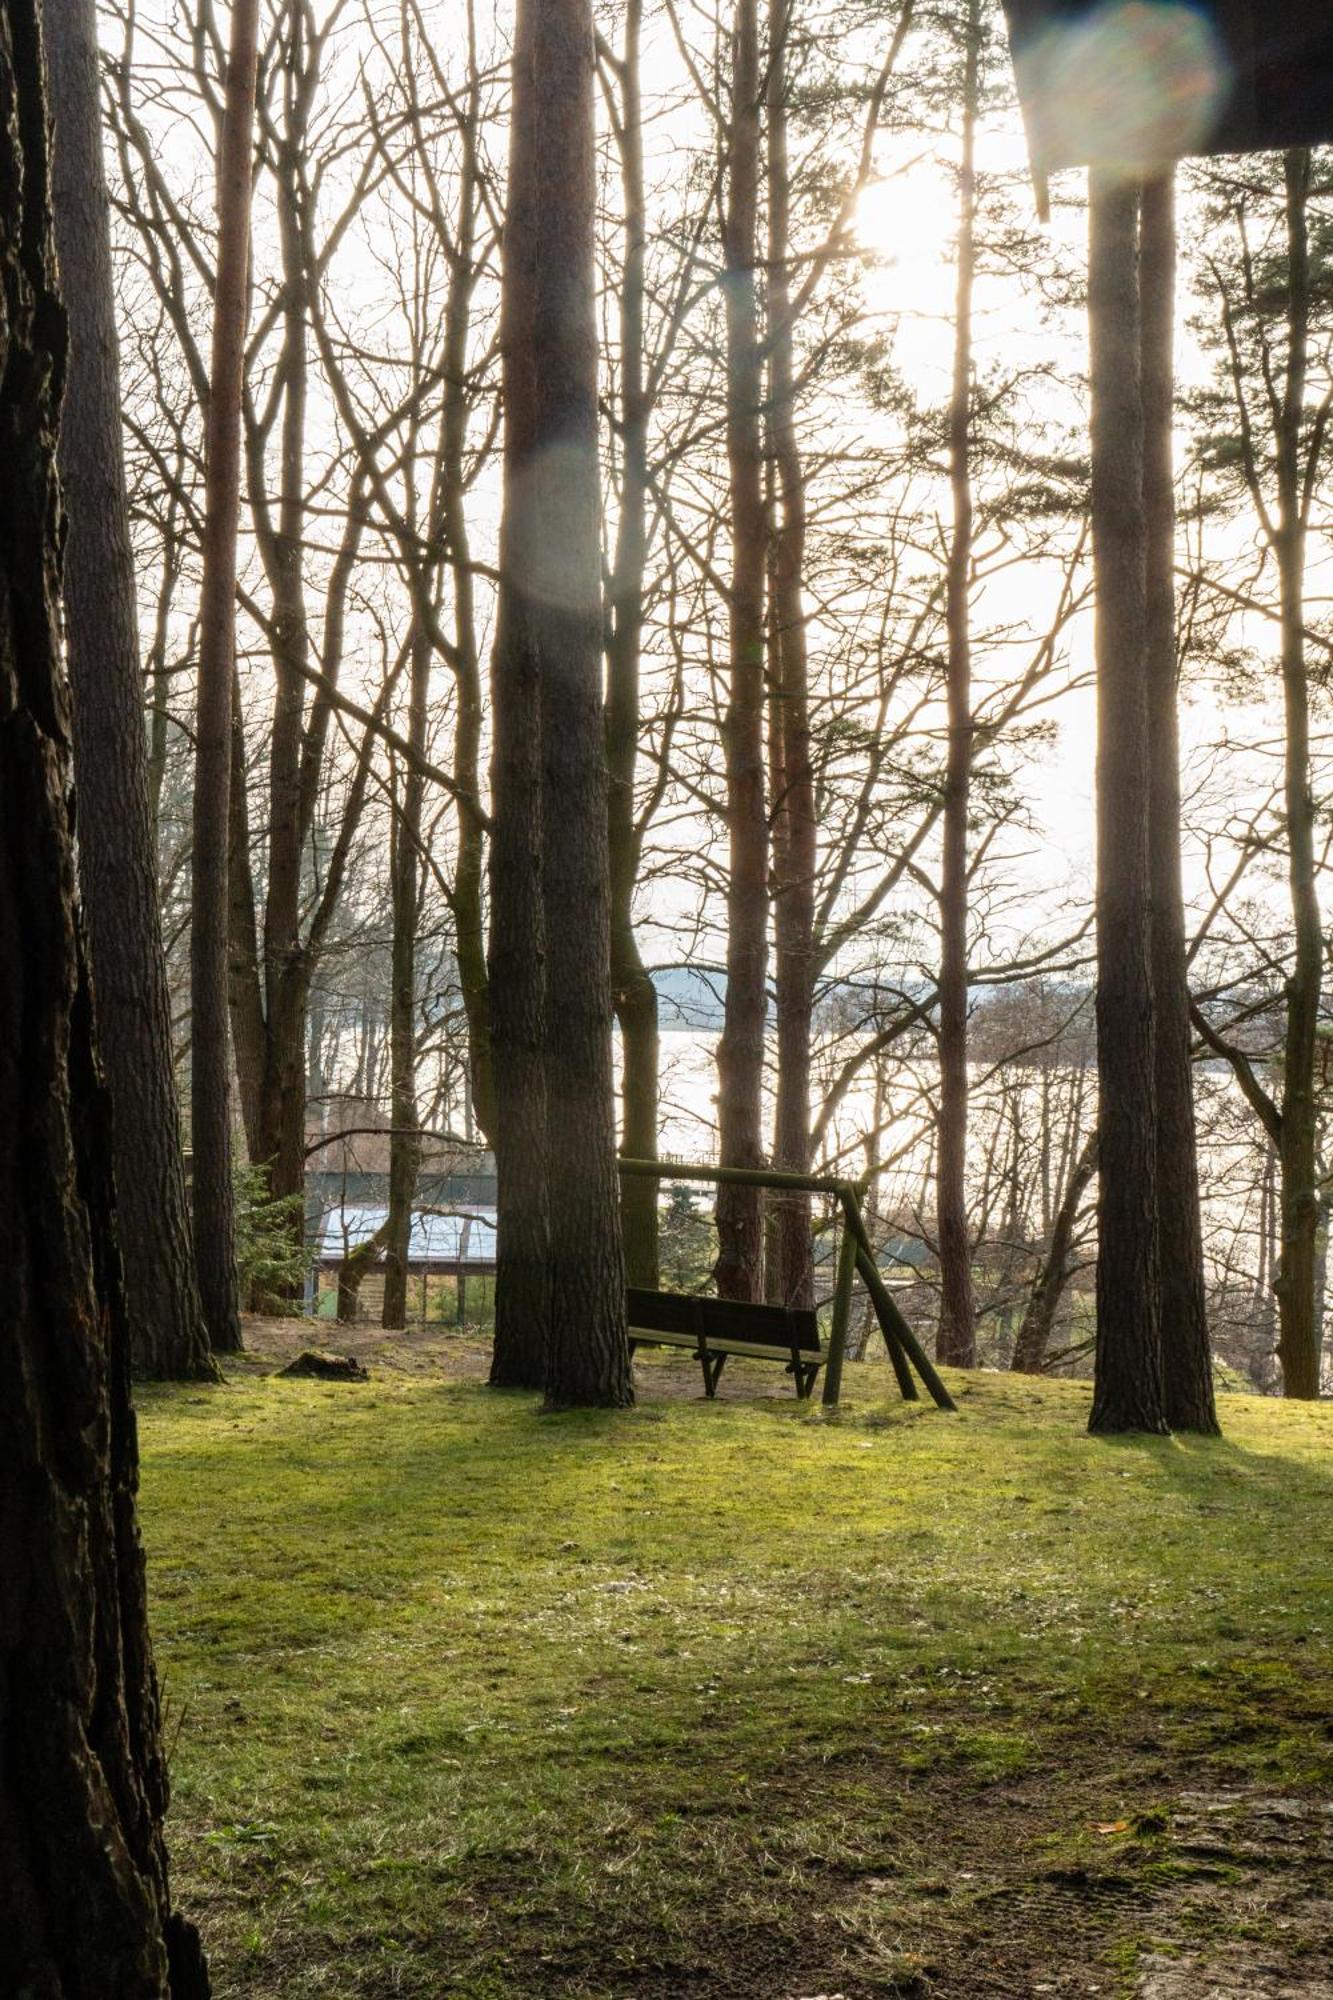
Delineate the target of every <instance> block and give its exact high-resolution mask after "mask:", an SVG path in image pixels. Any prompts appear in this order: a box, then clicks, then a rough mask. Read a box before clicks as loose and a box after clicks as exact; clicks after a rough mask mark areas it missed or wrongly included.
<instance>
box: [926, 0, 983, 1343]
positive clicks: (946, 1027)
mask: <svg viewBox="0 0 1333 2000" xmlns="http://www.w3.org/2000/svg"><path fill="white" fill-rule="evenodd" d="M964 32H965V33H966V36H967V46H966V50H965V54H964V66H963V144H962V163H961V169H960V173H959V182H958V241H957V255H958V272H957V283H956V290H955V305H954V351H953V388H952V394H951V396H950V401H949V490H950V495H951V498H952V504H953V532H952V536H951V539H950V543H949V568H948V577H947V580H946V599H945V608H946V622H947V627H948V641H949V654H948V669H947V685H946V699H947V705H948V715H949V745H948V757H947V763H946V768H945V774H944V812H943V815H942V819H943V852H942V855H941V863H940V1000H939V1007H940V1012H939V1049H940V1101H939V1112H938V1119H937V1123H938V1130H939V1146H938V1155H937V1166H936V1174H937V1179H936V1228H937V1231H938V1236H939V1256H940V1324H939V1335H938V1339H937V1343H936V1353H937V1355H938V1357H939V1359H940V1360H941V1361H948V1362H952V1363H953V1364H954V1365H955V1366H956V1367H959V1368H975V1367H976V1363H977V1325H976V1304H975V1300H974V1298H973V1294H972V1244H971V1239H970V1235H969V1231H968V1225H967V1115H968V1105H967V1097H968V1077H967V915H968V873H967V819H968V806H969V801H970V798H971V787H972V756H973V734H974V732H973V726H972V635H971V612H970V604H969V599H970V596H971V588H972V473H971V464H970V456H971V442H972V291H973V284H974V274H975V264H976V252H975V240H974V239H975V231H976V176H975V167H974V158H975V151H976V123H977V97H978V89H979V72H980V41H981V22H980V18H979V8H978V4H977V0H969V5H968V10H967V20H966V25H965V30H964Z"/></svg>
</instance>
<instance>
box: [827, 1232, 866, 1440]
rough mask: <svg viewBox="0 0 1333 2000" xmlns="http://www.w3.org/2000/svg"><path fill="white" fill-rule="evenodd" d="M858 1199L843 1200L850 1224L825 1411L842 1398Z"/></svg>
mask: <svg viewBox="0 0 1333 2000" xmlns="http://www.w3.org/2000/svg"><path fill="white" fill-rule="evenodd" d="M854 1199H855V1197H854V1196H852V1195H845V1196H844V1197H843V1209H844V1212H846V1214H847V1220H846V1223H845V1225H844V1228H843V1232H842V1242H841V1244H840V1245H839V1246H838V1275H837V1279H836V1282H835V1284H834V1287H833V1324H832V1326H831V1327H830V1329H829V1342H828V1360H827V1361H826V1362H825V1363H824V1408H825V1409H826V1410H830V1409H833V1408H834V1407H835V1406H836V1404H837V1401H838V1398H839V1396H840V1395H841V1394H842V1358H843V1355H844V1354H845V1353H846V1350H847V1327H848V1324H849V1322H850V1320H851V1316H852V1280H853V1278H854V1277H855V1275H856V1258H857V1250H858V1245H857V1241H856V1235H855V1232H854V1230H853V1229H852V1226H851V1215H850V1209H851V1205H852V1202H853V1201H854Z"/></svg>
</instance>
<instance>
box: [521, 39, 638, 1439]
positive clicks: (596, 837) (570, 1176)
mask: <svg viewBox="0 0 1333 2000" xmlns="http://www.w3.org/2000/svg"><path fill="white" fill-rule="evenodd" d="M592 90H593V27H592V14H591V9H590V7H589V6H588V4H587V0H522V4H521V5H520V8H519V15H518V21H517V26H516V31H515V41H514V97H513V113H512V120H513V126H512V140H511V150H510V173H509V199H508V209H507V213H506V225H505V259H504V302H503V308H502V329H501V342H502V347H503V350H504V403H505V490H504V512H503V517H502V525H501V575H502V585H501V596H500V618H499V627H498V630H497V634H496V650H495V663H494V677H495V746H496V747H495V774H494V800H495V815H496V818H495V835H494V840H493V847H492V862H491V870H492V873H491V883H492V946H491V979H492V1022H493V1027H494V1036H495V1058H496V1061H495V1068H496V1084H497V1112H498V1129H497V1167H498V1171H499V1176H500V1188H499V1203H500V1215H499V1223H500V1242H499V1265H500V1268H499V1271H498V1273H497V1287H498V1291H499V1293H500V1294H502V1295H503V1297H504V1306H503V1324H502V1323H501V1309H500V1301H499V1298H497V1315H496V1317H497V1326H496V1335H497V1338H496V1353H495V1364H494V1367H493V1370H492V1378H491V1379H492V1380H493V1381H495V1382H505V1381H510V1382H513V1381H522V1382H532V1381H533V1380H534V1379H536V1378H537V1377H538V1374H539V1373H540V1378H541V1379H542V1380H543V1383H544V1386H545V1389H546V1394H547V1400H548V1403H550V1404H551V1405H552V1406H556V1407H560V1406H565V1405H574V1404H598V1405H610V1406H616V1405H620V1404H626V1403H629V1402H631V1401H632V1400H633V1389H632V1386H631V1380H630V1365H629V1348H628V1343H627V1341H626V1337H625V1274H624V1262H623V1256H622V1251H621V1237H620V1208H619V1198H618V1190H617V1172H616V1156H615V1117H614V1096H615V1093H614V1083H613V1078H612V1066H611V965H610V910H609V900H610V897H609V877H610V869H609V862H608V854H607V817H606V815H607V788H606V761H605V747H604V742H603V734H602V705H601V603H600V573H599V563H600V552H599V534H598V506H599V479H598V463H597V339H596V323H595V317H594V266H593V214H594V199H595V155H594V128H593V96H592Z"/></svg>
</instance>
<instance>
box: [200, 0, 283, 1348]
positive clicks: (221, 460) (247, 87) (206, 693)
mask: <svg viewBox="0 0 1333 2000" xmlns="http://www.w3.org/2000/svg"><path fill="white" fill-rule="evenodd" d="M256 33H257V28H256V0H235V4H234V6H233V8H232V16H231V46H230V49H229V51H228V58H227V94H226V111H225V116H224V119H223V128H222V156H221V159H220V161H219V165H218V257H217V280H216V286H215V290H214V295H213V352H212V363H211V367H210V370H209V400H208V413H207V425H206V433H205V443H204V454H205V467H204V546H203V557H204V573H203V582H202V585H201V588H200V600H199V693H198V699H197V704H196V720H195V764H194V816H193V840H194V845H193V855H192V863H191V909H192V917H191V931H190V1063H191V1079H190V1080H191V1090H190V1098H191V1105H190V1124H191V1131H192V1137H193V1150H194V1244H195V1257H196V1260H197V1264H198V1271H199V1293H200V1298H201V1300H202V1302H203V1308H204V1319H205V1321H206V1322H207V1325H208V1334H209V1339H210V1341H211V1342H212V1345H213V1348H214V1350H215V1351H216V1352H220V1353H228V1352H232V1351H234V1350H235V1349H237V1348H239V1346H240V1344H241V1325H240V1317H239V1309H238V1299H237V1289H236V1242H235V1224H234V1213H233V1201H232V1186H231V1065H230V1061H229V1058H228V1041H227V993H228V912H229V887H230V885H229V880H228V855H227V847H228V838H229V833H230V825H231V757H232V675H233V671H234V667H235V652H236V603H235V598H236V533H237V524H238V521H239V518H240V478H241V397H242V384H243V379H244V369H245V321H246V290H247V287H246V278H247V271H246V266H247V263H248V259H249V246H250V135H251V128H252V126H253V123H254V103H255V72H256V66H257V54H256ZM301 1059H302V1063H303V1064H304V1049H302V1051H301Z"/></svg>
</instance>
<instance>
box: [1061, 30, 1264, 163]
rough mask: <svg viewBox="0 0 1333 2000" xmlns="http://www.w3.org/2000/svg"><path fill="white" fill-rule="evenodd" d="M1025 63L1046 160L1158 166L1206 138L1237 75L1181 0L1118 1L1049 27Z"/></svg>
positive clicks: (1213, 36)
mask: <svg viewBox="0 0 1333 2000" xmlns="http://www.w3.org/2000/svg"><path fill="white" fill-rule="evenodd" d="M1025 62H1026V65H1028V66H1030V77H1029V87H1028V88H1027V89H1025V90H1024V96H1025V97H1026V98H1027V99H1028V102H1029V104H1031V105H1033V106H1034V107H1035V108H1036V113H1037V122H1038V126H1039V129H1038V131H1037V132H1036V134H1035V135H1034V136H1035V138H1036V141H1037V145H1036V151H1037V152H1038V154H1039V156H1040V159H1041V162H1042V164H1043V165H1044V166H1046V167H1048V168H1054V167H1062V166H1074V165H1076V164H1084V163H1085V164H1087V165H1089V166H1094V167H1097V168H1100V169H1101V170H1102V171H1104V172H1112V173H1123V174H1125V175H1134V176H1140V175H1144V174H1150V173H1154V172H1157V171H1159V170H1160V169H1162V168H1163V167H1165V166H1167V165H1169V163H1170V162H1171V161H1172V160H1177V159H1180V158H1182V157H1183V156H1184V155H1185V154H1187V153H1192V152H1194V151H1196V150H1197V148H1198V147H1199V146H1200V145H1201V144H1203V143H1204V142H1206V140H1207V138H1208V135H1209V133H1210V132H1211V130H1212V128H1213V126H1214V125H1215V123H1216V120H1217V117H1218V114H1219V113H1220V112H1221V110H1222V109H1223V107H1224V105H1225V102H1226V98H1227V92H1228V89H1229V83H1230V79H1229V77H1228V73H1227V62H1226V57H1225V54H1224V53H1223V50H1222V47H1221V44H1220V43H1219V41H1218V38H1217V35H1216V33H1215V32H1214V30H1213V27H1212V25H1211V23H1210V22H1209V21H1208V19H1207V18H1206V16H1205V15H1203V14H1202V13H1200V12H1199V11H1198V9H1197V8H1195V7H1192V6H1186V5H1182V4H1180V0H1113V4H1111V5H1108V6H1104V7H1099V8H1098V9H1097V10H1096V11H1095V12H1094V13H1092V14H1089V15H1085V16H1084V17H1083V18H1082V19H1081V20H1079V21H1077V22H1069V23H1063V24H1061V25H1060V26H1059V27H1054V28H1051V29H1049V30H1048V31H1047V32H1046V33H1045V34H1044V35H1043V36H1042V37H1041V38H1040V40H1039V41H1038V42H1036V43H1035V44H1034V45H1033V46H1032V47H1031V48H1030V49H1029V50H1028V51H1027V52H1026V56H1025Z"/></svg>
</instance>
